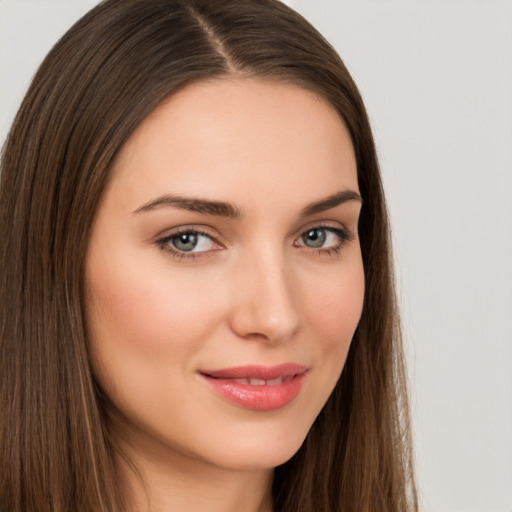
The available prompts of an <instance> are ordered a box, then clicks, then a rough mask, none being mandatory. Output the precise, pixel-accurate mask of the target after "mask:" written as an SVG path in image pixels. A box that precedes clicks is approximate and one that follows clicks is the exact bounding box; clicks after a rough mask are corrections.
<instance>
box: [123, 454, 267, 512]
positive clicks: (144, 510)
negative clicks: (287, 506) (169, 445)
mask: <svg viewBox="0 0 512 512" xmlns="http://www.w3.org/2000/svg"><path fill="white" fill-rule="evenodd" d="M123 452H124V453H125V455H126V458H125V457H122V458H121V457H120V458H119V460H118V463H119V465H118V467H119V469H120V472H121V475H122V481H123V482H124V483H125V485H126V486H127V488H128V489H129V491H130V492H129V493H127V494H128V495H129V496H130V497H131V498H130V507H129V511H130V512H164V511H165V512H167V511H169V510H190V511H194V512H235V511H236V512H239V511H240V510H243V511H244V512H272V496H271V489H272V479H273V470H267V469H264V470H244V471H238V470H227V469H225V468H219V467H217V466H214V465H211V464H208V463H205V462H204V461H199V460H194V459H192V458H190V457H187V456H183V455H180V454H176V453H175V452H174V453H172V454H168V455H169V456H168V457H165V456H160V457H157V458H155V457H151V454H146V453H145V454H142V456H141V455H140V454H139V455H138V456H137V455H136V454H134V453H133V451H132V450H129V449H128V450H123ZM126 459H127V460H129V461H130V464H128V463H127V462H126Z"/></svg>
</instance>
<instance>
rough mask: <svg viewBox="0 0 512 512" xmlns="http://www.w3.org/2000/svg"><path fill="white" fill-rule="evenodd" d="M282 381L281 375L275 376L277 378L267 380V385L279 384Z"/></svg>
mask: <svg viewBox="0 0 512 512" xmlns="http://www.w3.org/2000/svg"><path fill="white" fill-rule="evenodd" d="M282 383H283V378H282V377H277V379H270V380H267V386H279V384H282Z"/></svg>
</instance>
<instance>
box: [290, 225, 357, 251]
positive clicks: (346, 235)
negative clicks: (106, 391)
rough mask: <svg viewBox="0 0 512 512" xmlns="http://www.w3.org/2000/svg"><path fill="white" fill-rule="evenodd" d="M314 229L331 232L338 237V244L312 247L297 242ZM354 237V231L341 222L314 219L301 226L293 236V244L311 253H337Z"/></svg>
mask: <svg viewBox="0 0 512 512" xmlns="http://www.w3.org/2000/svg"><path fill="white" fill-rule="evenodd" d="M314 229H323V230H325V231H330V232H331V233H334V234H335V235H336V236H337V237H338V238H339V242H338V244H336V245H335V246H328V247H318V248H314V247H308V246H307V245H305V244H302V243H299V240H300V239H301V237H302V236H303V235H304V234H305V233H307V232H308V231H311V230H314ZM355 238H356V234H355V233H354V231H353V230H350V229H348V228H346V227H345V226H344V225H343V224H340V223H338V222H333V221H316V222H313V223H311V224H309V225H306V226H303V227H302V228H301V230H300V234H299V235H298V236H296V237H295V238H294V242H293V245H294V246H295V247H300V248H301V249H302V248H304V250H306V251H308V252H310V253H312V254H322V253H324V254H328V255H329V254H331V253H332V252H335V253H339V252H340V251H341V250H342V248H343V247H344V246H345V244H347V243H349V242H352V241H353V240H355Z"/></svg>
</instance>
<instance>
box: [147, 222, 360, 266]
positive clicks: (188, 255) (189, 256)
mask: <svg viewBox="0 0 512 512" xmlns="http://www.w3.org/2000/svg"><path fill="white" fill-rule="evenodd" d="M314 230H324V231H326V232H329V233H333V234H335V235H336V236H337V237H338V239H339V241H338V243H337V244H336V245H335V246H333V247H327V248H323V247H320V248H318V249H315V248H312V247H308V246H306V245H302V244H298V243H297V241H295V242H294V246H295V247H304V248H305V249H306V250H309V251H310V252H311V253H312V254H314V255H319V256H332V255H338V254H339V253H340V252H341V250H342V249H343V247H344V246H345V244H346V243H348V242H351V241H353V240H354V238H355V237H354V234H353V233H351V232H350V231H349V230H347V229H345V228H339V227H333V226H326V225H316V226H311V227H310V228H308V229H306V230H305V231H303V232H302V233H301V234H300V235H299V238H298V239H300V238H302V237H303V236H304V235H305V234H306V233H308V232H311V231H314ZM185 234H194V235H198V236H204V237H207V238H209V239H211V240H212V242H213V243H215V244H216V245H218V246H219V247H222V245H221V244H220V243H219V242H218V241H217V240H216V238H215V237H214V236H213V234H211V233H208V231H206V230H201V229H197V228H190V227H181V228H177V229H176V230H174V231H173V232H172V233H171V234H169V235H167V236H165V237H163V238H160V239H158V240H156V241H155V244H156V245H157V246H158V247H159V248H160V249H161V250H163V251H166V252H168V253H170V254H171V256H172V257H173V259H175V260H177V261H182V260H195V259H196V258H203V257H208V256H209V255H211V253H212V252H215V251H198V252H187V251H180V250H179V249H176V248H175V247H173V246H172V243H171V241H172V240H173V239H176V238H177V237H179V236H180V235H185Z"/></svg>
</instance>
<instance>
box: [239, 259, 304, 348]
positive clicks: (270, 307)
mask: <svg viewBox="0 0 512 512" xmlns="http://www.w3.org/2000/svg"><path fill="white" fill-rule="evenodd" d="M236 274H237V275H236V279H234V289H233V294H232V307H231V315H230V324H231V328H232V329H233V331H234V332H235V333H236V334H237V335H238V336H240V337H243V338H245V339H260V340H264V341H266V342H267V343H282V342H284V341H287V340H288V339H290V338H292V337H293V335H294V334H295V333H296V332H297V331H298V329H299V325H300V315H299V309H298V305H297V303H298V297H297V296H294V293H293V286H292V284H293V283H292V281H293V280H292V276H291V275H290V274H291V270H290V269H289V268H287V266H286V265H285V262H284V260H283V258H282V257H280V256H278V255H269V254H267V255H265V256H261V257H256V258H252V259H251V261H245V262H240V264H239V268H238V271H237V272H236Z"/></svg>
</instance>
